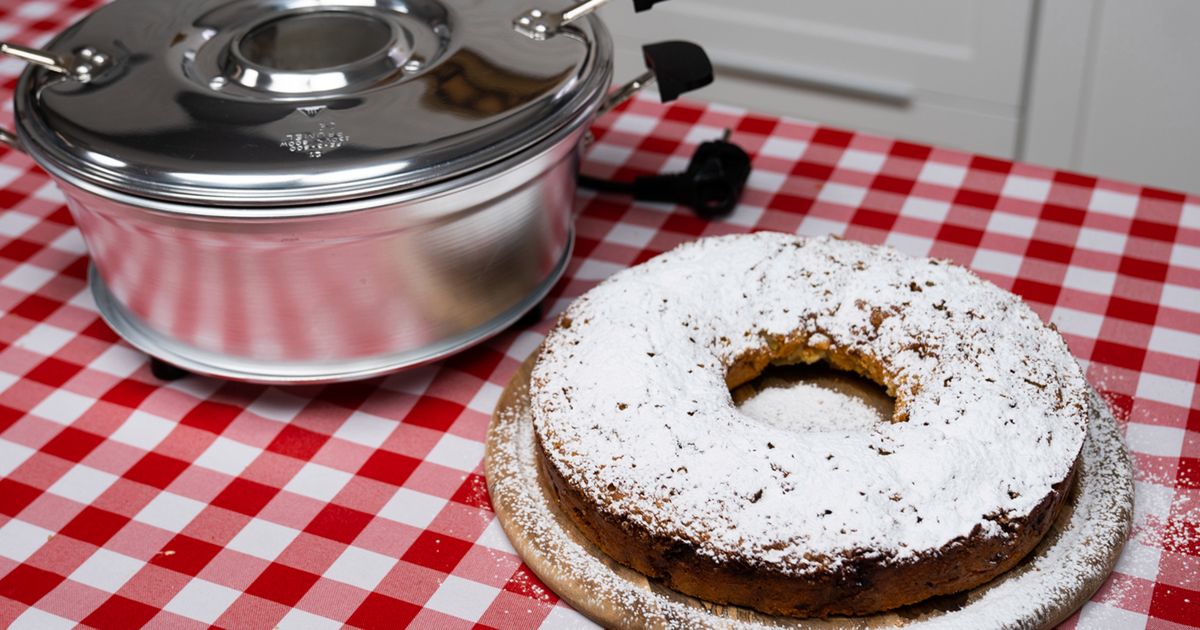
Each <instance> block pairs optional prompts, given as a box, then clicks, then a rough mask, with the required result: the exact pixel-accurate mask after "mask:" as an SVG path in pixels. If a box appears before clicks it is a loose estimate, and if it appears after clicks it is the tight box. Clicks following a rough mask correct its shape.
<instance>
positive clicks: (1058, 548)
mask: <svg viewBox="0 0 1200 630" xmlns="http://www.w3.org/2000/svg"><path fill="white" fill-rule="evenodd" d="M536 357H537V352H535V353H534V354H533V356H530V357H529V358H528V359H526V361H525V362H524V363H523V364H522V365H521V368H520V370H519V371H518V372H517V374H516V375H515V376H513V378H512V380H511V381H510V382H509V384H508V387H507V388H505V390H504V392H503V394H502V395H501V397H500V401H499V403H498V404H497V406H496V411H495V412H494V414H493V416H492V423H491V426H490V427H489V429H488V438H487V452H486V455H485V457H484V465H485V467H486V473H487V483H488V490H489V492H490V494H491V499H492V506H493V507H494V509H495V511H496V516H497V518H498V519H499V520H500V524H501V526H502V527H503V528H504V532H505V533H506V534H507V535H508V538H509V540H510V541H511V542H512V544H513V547H514V548H515V549H516V551H517V553H518V554H519V555H520V556H521V558H522V559H523V560H524V561H525V563H526V564H527V565H528V566H529V568H530V569H532V570H533V572H534V573H535V574H537V576H538V577H539V578H541V580H542V582H544V583H545V584H546V585H547V586H548V587H550V589H552V590H553V591H554V592H555V593H556V594H558V596H559V597H561V598H562V599H563V600H565V601H566V602H567V603H569V604H571V606H573V607H574V608H575V609H576V610H578V611H579V612H581V613H583V614H584V615H586V616H587V617H589V618H590V619H592V620H593V621H595V622H596V623H599V624H601V625H603V626H606V627H612V628H678V627H688V628H695V627H715V628H810V629H822V630H824V629H848V628H854V629H863V630H865V629H873V628H896V627H906V628H918V629H921V630H926V629H928V628H976V629H982V628H1051V627H1053V626H1055V625H1057V624H1058V623H1059V622H1061V621H1062V620H1064V619H1066V618H1067V617H1068V616H1070V615H1071V613H1072V612H1074V611H1075V610H1076V609H1078V608H1079V607H1080V606H1082V605H1083V604H1084V603H1085V602H1086V601H1087V600H1088V599H1089V598H1090V597H1091V596H1092V594H1093V593H1095V592H1096V590H1097V589H1098V588H1099V587H1100V585H1101V584H1103V582H1104V580H1105V579H1106V578H1107V577H1108V575H1109V573H1111V571H1112V568H1113V566H1114V565H1115V564H1116V561H1117V557H1118V556H1119V555H1120V552H1121V549H1122V547H1123V546H1124V544H1125V539H1126V537H1127V535H1128V533H1129V527H1130V522H1131V519H1132V515H1133V481H1132V468H1131V466H1130V462H1129V458H1128V455H1127V453H1126V451H1125V447H1124V445H1123V444H1122V442H1121V437H1120V432H1119V430H1118V428H1117V424H1116V421H1115V420H1114V419H1113V417H1112V414H1111V413H1110V412H1109V410H1108V407H1107V406H1106V405H1105V404H1104V403H1103V402H1102V401H1101V400H1100V398H1099V396H1097V395H1095V393H1094V392H1093V394H1092V407H1093V408H1092V415H1091V420H1090V426H1089V432H1088V436H1087V439H1086V441H1085V443H1084V448H1083V454H1082V455H1081V456H1080V457H1081V464H1082V465H1081V467H1080V477H1079V482H1078V483H1077V484H1076V486H1075V488H1074V490H1073V491H1072V494H1071V496H1070V497H1069V498H1068V501H1067V504H1066V505H1065V507H1064V508H1063V511H1062V513H1061V515H1060V516H1059V519H1058V521H1057V522H1056V523H1055V525H1054V527H1053V528H1052V529H1051V531H1050V533H1049V534H1048V535H1047V536H1046V538H1045V540H1043V541H1042V543H1041V544H1040V545H1039V546H1038V547H1037V548H1036V549H1035V550H1034V551H1033V553H1031V554H1030V556H1029V557H1028V558H1026V559H1025V560H1023V561H1022V562H1021V564H1019V565H1018V566H1017V567H1016V568H1014V569H1013V570H1011V571H1009V572H1008V573H1006V574H1004V575H1003V576H1001V577H999V578H997V579H996V580H993V581H992V582H990V583H988V584H985V585H983V586H981V587H978V588H976V589H974V590H972V591H969V592H966V593H960V594H958V595H952V596H946V597H939V598H935V599H933V600H929V601H927V602H923V603H921V604H917V605H914V606H908V607H905V608H901V609H898V610H895V611H890V612H887V613H882V614H878V615H873V616H869V617H832V618H829V619H795V618H789V617H776V616H771V615H765V614H762V613H758V612H756V611H753V610H748V609H745V608H739V607H736V606H719V605H716V604H711V603H709V602H705V601H702V600H699V599H696V598H693V597H689V596H687V595H683V594H681V593H679V592H677V591H674V590H672V589H670V588H667V587H665V586H663V585H661V584H658V583H656V582H655V581H653V580H650V579H648V578H647V577H646V576H644V575H642V574H640V573H638V572H636V571H634V570H633V569H630V568H628V567H626V566H624V565H621V564H618V563H617V562H615V561H613V560H612V559H611V558H609V557H608V556H606V555H605V554H604V553H603V552H602V551H600V550H599V549H598V548H596V547H595V546H594V545H592V544H591V543H590V542H589V541H588V540H587V539H586V538H585V537H584V536H583V535H582V534H581V533H580V532H579V531H578V530H577V529H576V528H575V526H574V524H573V523H572V522H571V521H570V519H569V518H568V517H567V516H566V515H565V514H563V513H562V512H561V511H560V510H559V508H558V506H557V504H556V503H555V501H554V499H553V498H552V495H551V494H550V492H549V490H548V489H547V488H546V487H545V485H544V484H543V482H542V480H541V477H540V475H538V473H537V461H536V457H535V446H534V435H533V426H532V416H531V415H530V410H529V395H528V393H529V381H530V373H531V372H532V370H533V364H534V362H535V361H536ZM810 378H811V377H810ZM829 378H830V379H833V380H837V379H838V378H839V377H838V376H837V375H830V376H829ZM811 380H815V381H817V382H820V381H821V380H822V379H821V377H819V376H818V377H816V378H811ZM864 397H865V398H869V397H870V395H869V394H864ZM868 402H869V403H870V402H872V401H868ZM874 402H875V403H876V404H877V403H878V401H874Z"/></svg>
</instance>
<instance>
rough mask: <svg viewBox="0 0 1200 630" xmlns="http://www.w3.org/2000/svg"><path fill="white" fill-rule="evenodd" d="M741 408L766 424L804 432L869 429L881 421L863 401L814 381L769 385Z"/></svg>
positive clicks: (743, 411) (748, 414)
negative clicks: (782, 385)
mask: <svg viewBox="0 0 1200 630" xmlns="http://www.w3.org/2000/svg"><path fill="white" fill-rule="evenodd" d="M740 409H741V410H742V413H744V414H746V415H747V416H750V417H751V418H754V419H755V420H758V421H759V422H762V423H764V424H766V425H769V426H772V427H776V428H780V429H784V430H785V431H797V432H802V433H812V432H823V431H868V430H870V429H871V427H873V426H875V425H876V424H878V423H879V420H880V419H879V415H878V414H877V413H875V410H874V409H872V408H870V407H868V406H867V405H866V404H864V403H863V402H862V401H861V400H858V399H857V398H852V397H850V396H847V395H846V394H843V393H840V392H836V391H834V390H832V389H828V388H825V387H821V386H820V385H813V384H811V383H793V384H791V385H789V386H787V387H769V388H767V389H764V390H762V391H761V392H759V393H758V395H756V396H755V397H753V398H751V399H750V400H747V401H746V402H744V403H742V406H741V407H740Z"/></svg>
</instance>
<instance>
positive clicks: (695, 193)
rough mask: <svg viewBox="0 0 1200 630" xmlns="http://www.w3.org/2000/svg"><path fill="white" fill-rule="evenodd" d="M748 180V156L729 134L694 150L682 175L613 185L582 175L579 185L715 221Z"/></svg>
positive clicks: (733, 202) (732, 204) (645, 177)
mask: <svg viewBox="0 0 1200 630" xmlns="http://www.w3.org/2000/svg"><path fill="white" fill-rule="evenodd" d="M749 178H750V156H749V155H748V154H747V153H746V152H745V151H744V150H742V148H741V147H739V146H738V145H736V144H733V143H732V142H730V141H729V132H728V131H726V132H725V135H724V136H723V137H722V138H721V139H720V140H710V141H708V142H704V143H702V144H701V145H700V146H699V147H697V148H696V152H695V153H694V154H693V155H692V159H691V161H690V162H688V167H687V170H686V171H684V172H682V173H668V174H663V175H643V176H641V177H638V178H637V179H635V180H633V181H632V182H614V181H609V180H604V179H597V178H595V177H588V176H586V175H580V176H579V185H580V186H583V187H585V188H591V189H592V190H595V191H597V192H602V193H614V194H620V195H632V196H633V198H634V199H638V200H641V201H665V202H670V203H677V204H680V205H683V206H687V207H689V208H691V209H692V210H693V211H695V213H696V214H697V215H698V216H699V217H701V218H703V219H717V218H720V217H723V216H725V215H728V214H729V213H730V212H732V211H733V209H734V208H735V207H737V204H738V200H740V199H741V198H742V191H743V190H744V189H745V187H746V180H747V179H749Z"/></svg>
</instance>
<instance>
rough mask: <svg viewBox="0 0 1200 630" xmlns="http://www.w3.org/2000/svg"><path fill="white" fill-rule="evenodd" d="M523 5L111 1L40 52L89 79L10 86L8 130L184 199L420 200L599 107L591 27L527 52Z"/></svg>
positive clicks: (510, 0)
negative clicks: (420, 192) (12, 121)
mask: <svg viewBox="0 0 1200 630" xmlns="http://www.w3.org/2000/svg"><path fill="white" fill-rule="evenodd" d="M533 4H534V0H515V1H514V0H490V1H489V0H201V1H194V0H193V1H185V0H169V1H167V0H116V1H115V2H113V3H112V4H110V5H108V6H105V7H103V8H101V9H98V10H97V11H95V12H94V13H92V14H90V15H89V16H87V17H86V18H84V19H83V20H82V21H81V22H79V23H78V24H76V25H75V26H73V27H71V28H70V29H69V30H67V31H65V32H64V33H62V34H61V35H59V36H58V37H57V38H56V39H55V40H54V41H53V42H52V43H51V44H50V46H49V49H50V50H51V51H53V52H56V53H58V54H60V55H71V56H72V58H74V59H82V60H84V61H86V60H87V59H91V58H93V57H96V56H97V55H98V57H97V58H99V59H100V60H101V61H102V62H103V63H102V64H98V67H97V68H95V69H94V71H93V72H91V73H87V72H82V73H80V72H77V73H75V76H71V75H63V74H58V73H55V72H51V71H48V70H45V69H43V68H37V67H33V66H31V67H30V68H29V69H28V70H27V71H26V73H25V74H24V75H23V76H22V79H21V85H20V87H19V89H18V96H17V99H16V100H17V102H16V107H17V115H18V122H19V133H20V136H21V140H22V142H23V143H24V145H25V147H26V148H27V149H28V150H29V151H30V152H31V153H33V154H34V155H36V156H38V157H39V158H40V161H42V162H43V163H44V164H47V165H49V166H51V167H53V168H58V169H61V170H62V171H63V172H65V173H67V174H70V175H73V176H76V177H78V178H81V179H83V180H85V181H88V182H91V183H94V184H97V185H100V186H103V187H106V188H110V189H116V190H120V191H123V192H127V193H131V194H134V195H139V196H144V197H154V198H158V199H165V200H171V201H184V202H188V203H192V204H196V203H199V204H209V205H222V206H230V205H233V206H242V205H245V206H271V205H284V204H297V203H315V202H327V201H332V200H341V199H349V198H356V197H364V196H369V195H375V194H380V193H384V192H393V191H398V190H405V189H413V188H417V187H421V186H424V185H427V184H429V183H432V182H435V181H439V180H444V179H447V178H451V177H455V176H458V175H462V174H464V173H467V172H470V171H472V170H476V169H478V168H481V167H483V166H486V165H488V164H492V163H495V162H497V161H499V160H503V159H504V158H506V157H509V156H512V155H514V154H517V153H519V152H521V151H522V150H523V149H527V148H529V147H532V146H535V145H536V144H537V143H538V141H539V140H542V139H544V138H547V137H549V136H551V135H553V134H554V133H555V132H556V131H558V130H560V129H561V128H562V127H564V126H566V125H582V124H584V123H585V122H586V120H587V118H588V117H589V116H590V114H591V112H592V111H593V110H594V108H595V107H596V106H597V105H598V103H599V101H600V100H601V98H602V97H603V94H604V92H605V90H606V89H607V87H608V83H609V79H610V75H611V66H612V63H611V62H612V46H611V41H610V38H609V35H608V33H607V31H606V30H605V29H604V27H603V25H602V24H601V23H600V22H599V20H597V19H595V18H594V17H588V18H586V19H582V20H580V21H578V22H575V23H574V24H572V25H571V27H570V32H568V33H564V34H565V35H567V36H560V37H552V38H549V39H545V40H540V41H539V40H537V39H534V38H531V37H528V36H525V35H522V34H521V33H519V32H517V31H516V30H515V29H514V27H513V22H514V18H516V17H517V16H518V15H520V14H522V13H524V12H525V11H527V10H528V9H529V7H530V6H532V5H533ZM527 5H528V6H527ZM106 57H107V58H106Z"/></svg>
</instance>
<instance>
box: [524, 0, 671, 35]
mask: <svg viewBox="0 0 1200 630" xmlns="http://www.w3.org/2000/svg"><path fill="white" fill-rule="evenodd" d="M665 1H666V0H633V10H634V11H637V12H639V13H640V12H642V11H646V10H648V9H650V7H653V6H654V5H655V4H658V3H659V2H665ZM607 2H608V0H584V1H583V2H580V3H578V4H576V5H575V6H573V7H571V8H570V9H567V10H566V11H561V12H559V13H547V12H546V11H543V10H541V9H530V10H529V11H527V12H525V13H523V14H521V15H519V16H517V19H515V20H513V28H514V29H516V31H517V32H518V33H520V34H522V35H524V36H526V37H528V38H530V39H538V40H542V39H548V38H551V37H554V36H555V35H557V34H558V33H559V32H560V31H562V29H563V28H564V27H565V26H567V25H568V24H570V23H571V22H574V21H576V20H578V19H580V18H582V17H585V16H587V15H590V14H591V13H594V12H595V11H596V9H599V8H600V7H602V6H604V5H605V4H606V3H607Z"/></svg>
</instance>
